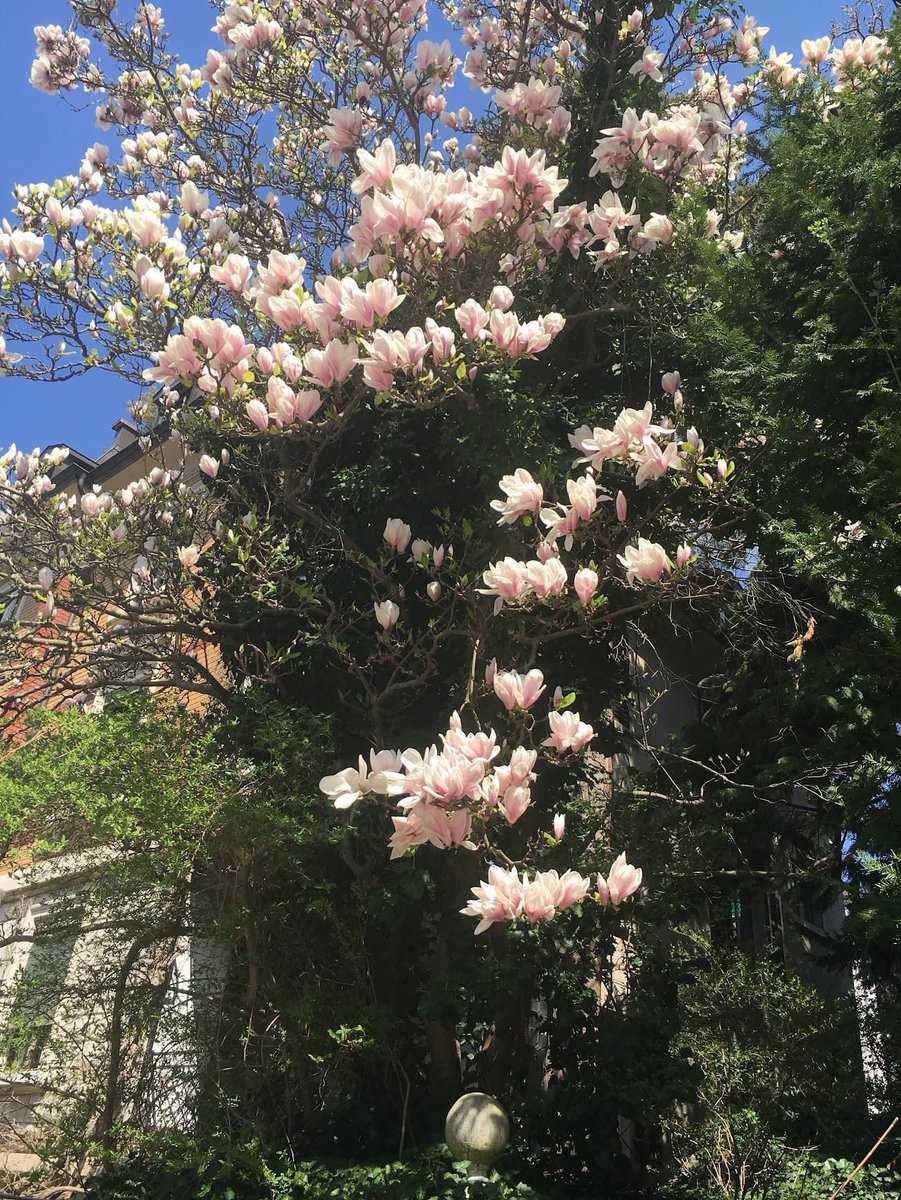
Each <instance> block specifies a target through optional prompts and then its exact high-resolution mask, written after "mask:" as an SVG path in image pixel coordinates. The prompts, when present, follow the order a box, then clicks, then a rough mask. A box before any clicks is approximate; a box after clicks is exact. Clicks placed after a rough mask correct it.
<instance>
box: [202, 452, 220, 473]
mask: <svg viewBox="0 0 901 1200" xmlns="http://www.w3.org/2000/svg"><path fill="white" fill-rule="evenodd" d="M197 465H198V467H199V468H200V470H201V471H203V473H204V475H209V477H210V479H215V478H216V476H217V475H218V474H219V460H218V459H216V458H213V456H212V455H211V454H201V456H200V458H199V459H198V460H197Z"/></svg>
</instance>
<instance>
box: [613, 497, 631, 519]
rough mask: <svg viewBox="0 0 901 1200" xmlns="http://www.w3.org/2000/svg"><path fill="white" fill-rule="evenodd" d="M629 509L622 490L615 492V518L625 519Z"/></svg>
mask: <svg viewBox="0 0 901 1200" xmlns="http://www.w3.org/2000/svg"><path fill="white" fill-rule="evenodd" d="M628 511H629V504H628V501H627V500H626V497H625V496H624V495H623V493H622V492H617V493H616V519H617V520H618V521H625V519H626V514H627V513H628Z"/></svg>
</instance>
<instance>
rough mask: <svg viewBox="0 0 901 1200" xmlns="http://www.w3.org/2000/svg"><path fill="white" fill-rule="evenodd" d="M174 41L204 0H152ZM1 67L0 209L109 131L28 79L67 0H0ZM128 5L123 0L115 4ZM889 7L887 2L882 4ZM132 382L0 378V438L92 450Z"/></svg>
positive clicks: (816, 21) (782, 20) (831, 9)
mask: <svg viewBox="0 0 901 1200" xmlns="http://www.w3.org/2000/svg"><path fill="white" fill-rule="evenodd" d="M158 3H159V4H160V7H161V8H162V10H163V14H164V16H165V18H166V22H167V25H168V27H169V28H170V29H171V30H172V32H173V37H174V45H175V47H176V48H177V49H178V50H179V51H180V52H181V53H182V54H183V55H184V56H185V57H186V58H187V59H188V60H189V61H190V62H191V63H192V65H200V64H202V62H203V60H204V58H205V50H206V48H207V47H208V46H212V45H214V44H215V43H216V40H217V39H216V38H215V35H213V34H211V33H210V32H209V28H210V26H211V25H212V23H213V16H214V14H213V10H212V8H211V7H210V4H209V3H208V0H158ZM3 7H4V13H3V40H4V45H3V50H2V53H3V68H2V70H0V146H2V147H3V152H2V158H0V215H2V216H5V215H7V214H8V212H9V209H10V208H11V200H9V196H10V194H11V192H12V188H13V186H14V185H15V184H17V183H32V182H36V181H40V180H51V179H53V178H55V177H58V176H60V175H65V174H68V173H69V172H72V171H76V170H77V168H78V164H79V163H80V161H81V156H82V154H83V152H84V150H85V148H86V147H87V146H89V145H91V144H92V143H93V142H95V141H104V140H108V139H109V137H110V135H109V134H103V133H100V132H99V131H98V130H97V129H96V127H95V125H94V113H93V107H94V106H93V103H91V102H90V100H91V98H90V97H85V96H78V95H75V96H74V102H75V105H77V106H80V110H79V108H77V107H71V106H69V105H67V104H66V103H64V102H62V101H60V100H58V99H55V98H53V97H50V96H45V95H43V94H42V93H40V92H38V91H35V90H34V89H33V88H31V86H30V85H29V83H28V73H29V70H30V66H31V61H32V58H33V57H34V32H33V27H34V26H35V25H36V24H38V23H40V24H44V25H46V24H57V25H63V26H66V25H67V24H68V21H69V17H70V14H71V9H70V7H69V4H68V2H67V0H35V2H34V3H21V2H19V0H3ZM120 7H122V8H123V9H125V8H127V7H128V4H127V0H126V2H125V3H122V4H121V5H120ZM889 7H890V6H889ZM749 9H750V11H751V12H753V13H754V15H755V16H756V17H757V18H758V20H759V21H760V23H761V24H765V25H769V26H770V34H769V35H768V37H767V39H766V42H765V46H766V47H767V48H768V47H769V45H770V43H771V42H773V43H775V44H776V45H777V46H778V48H779V50H788V51H792V52H794V53H795V55H796V61H797V57H799V56H800V51H799V47H800V42H801V38H802V37H817V36H819V35H821V34H823V33H828V32H829V27H830V24H831V21H832V18H833V17H834V16H836V15H838V13H839V12H840V9H841V0H834V2H833V0H757V3H753V0H751V2H750V3H749ZM132 398H133V396H132V391H131V390H130V389H129V388H128V387H127V386H126V385H123V383H122V382H121V381H120V380H117V379H116V378H115V377H114V376H110V375H108V374H106V373H103V372H100V371H94V372H91V373H90V374H88V375H86V376H84V377H82V378H81V379H78V380H74V381H72V382H70V383H67V384H35V383H30V382H28V381H26V380H17V379H10V378H8V377H7V378H0V446H8V445H9V444H10V443H11V442H15V443H16V444H17V445H19V446H25V447H27V448H28V449H31V447H32V446H36V445H47V444H49V443H52V442H67V443H68V444H69V445H72V446H74V447H76V448H77V449H79V450H82V451H83V452H84V453H86V454H91V455H96V454H98V453H99V452H100V451H101V450H102V449H103V448H104V447H105V446H106V445H108V444H109V443H110V442H111V440H112V436H111V433H110V425H111V424H112V422H113V421H114V420H115V419H116V418H117V417H119V416H124V415H125V412H126V405H127V403H128V401H129V400H130V399H132Z"/></svg>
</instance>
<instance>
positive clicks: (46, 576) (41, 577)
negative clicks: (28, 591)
mask: <svg viewBox="0 0 901 1200" xmlns="http://www.w3.org/2000/svg"><path fill="white" fill-rule="evenodd" d="M52 586H53V571H52V569H51V568H50V567H41V569H40V571H38V587H40V588H43V589H44V591H45V592H46V591H49V590H50V588H51V587H52Z"/></svg>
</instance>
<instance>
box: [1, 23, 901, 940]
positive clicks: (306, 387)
mask: <svg viewBox="0 0 901 1200" xmlns="http://www.w3.org/2000/svg"><path fill="white" fill-rule="evenodd" d="M72 7H73V10H74V11H73V24H72V27H71V28H69V29H66V30H64V29H62V28H60V27H58V26H38V28H37V30H36V36H37V57H36V59H35V61H34V65H33V67H32V76H31V77H32V82H33V84H34V85H35V86H36V87H37V88H39V89H41V90H42V91H45V92H48V93H64V94H73V93H76V92H84V93H87V94H88V95H89V96H90V97H92V102H93V103H95V104H96V111H97V121H98V124H99V126H100V128H101V130H102V131H103V132H104V135H105V137H104V140H103V141H99V142H97V143H96V144H95V145H93V146H91V147H89V148H88V149H87V150H86V152H85V154H84V157H83V159H82V161H81V163H80V164H75V163H73V164H72V165H73V167H74V168H75V169H74V171H73V173H72V174H66V175H64V176H61V177H60V178H59V179H57V180H55V181H53V182H52V183H36V184H27V185H22V186H20V187H18V188H17V190H16V196H15V209H14V212H13V214H12V216H11V219H10V220H8V221H6V222H4V224H3V231H2V233H0V264H2V265H0V281H2V312H3V322H4V327H3V340H2V341H0V353H2V360H3V365H4V367H5V369H6V370H7V371H8V372H10V373H15V374H18V375H23V376H26V377H28V378H32V379H41V380H65V379H70V378H72V377H73V376H76V375H79V374H82V373H83V372H86V371H88V370H92V369H101V368H103V369H106V370H110V371H114V372H116V373H118V374H119V375H120V376H121V377H122V380H123V393H124V394H127V392H128V388H129V386H131V387H132V388H134V387H140V389H141V395H140V399H139V400H137V401H135V403H134V412H135V414H136V417H137V418H138V419H139V421H140V422H141V423H142V426H143V435H144V443H143V444H144V449H145V451H146V453H147V455H148V458H152V457H153V456H154V455H158V457H159V463H158V465H156V466H154V467H153V469H150V470H149V471H148V473H146V474H145V475H144V476H143V477H142V478H141V479H139V480H137V481H136V482H134V483H131V484H129V485H128V486H126V487H124V488H123V489H121V490H119V491H115V492H104V491H102V490H101V489H100V488H99V487H95V488H94V489H92V490H88V491H86V492H83V493H80V492H79V491H78V488H77V487H75V486H72V487H68V488H66V489H65V490H62V491H60V489H59V488H57V486H56V483H55V480H57V479H58V478H59V474H58V471H59V470H60V469H61V468H62V466H63V465H64V463H63V460H64V458H65V454H64V452H63V451H52V452H51V453H50V454H49V455H42V454H40V453H39V452H37V451H36V452H34V453H31V454H29V453H23V452H21V451H17V450H16V449H15V448H12V449H10V450H9V451H8V452H7V454H6V455H5V457H4V458H3V460H2V470H3V476H2V484H3V495H4V510H5V513H4V533H3V540H2V546H0V554H2V563H3V571H4V573H5V575H6V576H7V577H8V578H9V579H10V580H11V581H12V583H13V585H14V587H15V588H16V589H17V590H18V591H19V592H24V593H26V594H28V595H30V596H32V597H33V598H34V599H35V601H37V602H38V603H39V604H40V606H41V608H40V612H39V614H38V617H37V618H36V619H35V620H34V621H32V622H22V621H20V622H19V624H18V625H17V626H14V627H10V632H9V635H8V645H7V648H6V652H5V656H4V667H3V670H4V672H5V674H6V685H7V686H6V689H5V690H6V697H7V698H6V701H5V704H6V708H7V712H8V714H9V715H10V716H11V717H15V716H17V715H18V714H19V713H21V711H22V709H23V708H25V707H27V706H28V705H29V704H34V703H38V702H45V701H46V700H47V699H48V698H51V699H53V700H56V701H59V700H63V699H66V698H69V699H72V698H77V697H83V696H84V694H85V693H86V692H90V693H98V692H102V691H103V689H105V688H111V687H114V686H117V685H119V684H120V683H121V682H122V680H123V679H127V680H128V681H130V682H132V683H144V684H146V685H148V686H151V685H152V686H156V687H159V686H173V687H177V688H179V689H181V690H185V691H190V690H196V691H201V692H206V693H207V694H209V695H211V696H213V697H215V698H216V699H217V700H219V701H221V702H222V703H224V704H227V703H228V698H229V696H230V695H232V694H234V691H235V689H240V688H241V687H242V686H245V685H248V684H250V683H253V682H257V681H261V682H263V683H265V684H266V685H269V686H272V687H274V688H276V689H277V690H279V689H280V690H281V691H282V692H283V693H284V694H286V695H297V694H302V695H303V696H304V697H305V698H306V699H308V700H309V698H310V697H311V696H316V695H317V694H318V695H319V696H320V698H321V704H322V707H323V709H325V708H326V707H328V706H332V707H333V708H334V710H335V711H337V712H339V713H344V714H346V715H347V717H348V720H347V723H346V729H347V733H346V735H345V736H344V738H343V739H342V747H341V749H342V751H343V752H345V753H347V754H348V757H347V758H346V759H345V760H344V763H345V764H355V765H343V764H342V763H336V767H337V768H338V769H337V770H336V771H335V773H334V774H331V775H327V776H325V777H324V778H323V779H322V781H321V789H322V792H323V793H324V794H325V796H327V797H328V798H330V800H331V801H333V802H334V806H335V808H336V809H339V810H345V809H353V813H354V814H355V813H357V812H358V811H359V810H360V808H361V807H365V806H378V807H380V808H381V809H382V810H383V812H384V817H383V821H384V833H383V835H382V836H383V839H384V843H386V844H387V846H388V847H390V856H391V857H392V858H397V857H400V856H405V855H407V854H408V853H411V852H414V851H415V850H416V848H417V847H421V846H424V845H426V844H429V845H430V846H432V847H435V848H436V849H438V850H442V851H452V852H453V853H454V854H455V855H462V856H469V859H470V861H476V858H477V860H478V862H480V863H483V864H484V871H483V873H484V874H486V877H485V878H484V879H483V880H482V882H480V883H479V884H478V886H475V887H474V888H472V893H471V898H470V899H469V901H468V903H466V904H465V907H464V908H463V912H464V914H465V915H466V916H467V917H468V918H475V925H474V929H475V932H476V933H481V932H482V931H485V930H487V929H488V928H489V927H490V926H492V925H494V924H497V923H499V922H512V921H517V920H522V921H524V922H543V921H547V920H549V919H551V918H553V917H554V916H555V914H556V913H558V912H559V911H560V910H563V909H567V908H570V907H571V906H574V905H580V904H582V902H584V901H586V900H588V899H589V898H590V899H591V902H592V903H594V904H595V905H600V906H601V907H606V908H610V909H615V908H617V907H618V906H619V905H621V904H622V903H623V902H624V901H625V900H626V899H627V898H628V897H630V896H631V895H632V894H633V893H634V892H635V891H636V890H637V889H638V888H639V886H640V884H641V879H642V872H641V868H640V866H639V865H632V864H631V863H630V862H629V861H628V857H629V855H628V847H623V846H621V845H608V842H607V836H606V834H605V833H604V829H605V822H604V817H603V805H602V804H599V805H598V806H597V812H596V826H595V829H596V830H597V831H599V832H598V833H597V838H594V837H593V835H592V836H591V837H589V838H587V839H583V844H582V850H583V852H584V853H583V857H582V858H579V859H578V861H575V862H574V863H572V864H570V863H567V862H566V861H565V860H564V859H563V858H561V854H562V852H563V850H565V849H566V848H567V845H568V844H569V843H570V840H571V839H570V837H566V838H565V836H564V835H565V833H566V816H567V814H566V812H565V811H556V812H555V810H557V809H559V808H560V807H561V805H560V803H558V801H557V799H556V798H555V796H556V794H555V791H554V783H553V780H554V777H555V772H558V771H560V770H563V771H564V772H565V770H566V768H567V765H568V764H571V763H572V762H573V761H574V760H577V759H578V758H579V756H583V757H584V756H588V761H589V762H592V761H594V762H595V763H597V762H599V761H600V760H601V754H602V751H603V745H602V744H601V742H603V739H601V741H600V742H599V738H598V735H599V733H600V732H601V725H602V724H603V726H604V727H605V728H606V727H608V726H610V727H612V725H613V720H612V716H611V707H612V706H611V705H610V704H608V703H607V701H606V700H605V701H604V703H603V704H599V703H598V702H597V701H596V700H595V698H594V696H593V688H592V685H591V684H590V682H589V684H588V685H587V687H583V690H582V692H581V694H580V695H578V696H577V695H575V694H573V692H572V691H571V690H570V684H571V682H572V679H573V678H574V677H575V676H577V675H578V674H579V672H578V671H575V670H574V669H573V667H572V663H573V661H575V660H577V659H578V657H579V655H580V654H584V655H585V661H586V662H590V661H593V659H592V656H593V655H594V656H596V655H597V654H598V652H599V651H598V648H599V647H600V648H601V649H603V650H604V652H605V653H606V652H608V651H609V649H610V647H611V646H620V647H623V646H625V647H626V649H627V650H628V649H629V647H630V646H631V648H632V653H633V654H634V636H635V635H634V630H636V629H641V628H642V622H643V621H645V619H646V617H647V615H648V614H650V613H651V612H652V611H653V610H658V611H660V612H665V613H673V612H676V611H685V612H686V613H687V612H695V611H697V610H699V609H703V608H707V609H708V610H711V611H714V612H715V611H716V609H717V607H718V606H719V605H720V604H721V603H722V599H723V597H724V595H726V594H727V593H729V592H732V591H734V590H735V588H736V586H737V585H736V574H737V568H738V567H739V566H740V565H741V564H742V562H743V561H744V560H745V555H746V547H744V546H743V545H742V544H741V538H740V536H739V537H736V536H735V533H734V531H735V528H736V526H735V510H734V505H733V502H732V499H731V496H732V492H733V490H734V487H735V483H736V481H738V480H740V479H741V477H742V475H743V474H744V473H746V472H748V471H750V470H753V463H754V458H755V455H757V454H759V453H761V446H760V444H759V440H758V439H756V438H755V437H753V436H752V435H753V431H744V434H743V435H742V434H740V436H739V437H737V438H736V439H735V442H734V444H733V445H732V447H731V448H728V447H725V446H718V445H711V444H709V443H710V442H711V441H712V439H711V437H710V435H709V434H705V428H704V419H703V417H704V414H703V410H702V408H701V403H700V398H699V397H695V396H693V393H692V386H691V380H690V379H687V380H686V381H685V382H684V383H683V380H682V379H681V377H680V366H682V369H683V370H684V366H683V365H682V364H680V362H678V361H657V360H655V359H654V358H653V356H649V357H648V358H647V362H646V367H647V369H646V371H645V374H644V376H643V378H639V377H637V376H636V375H635V373H634V372H633V373H632V374H630V375H629V376H628V378H627V376H626V372H625V370H624V367H623V364H624V362H625V357H624V356H626V355H627V354H631V353H632V351H631V349H629V348H627V347H626V346H625V341H626V337H625V332H626V330H627V329H628V328H631V327H632V326H630V322H632V321H633V318H634V317H635V315H636V314H639V313H640V314H642V318H641V322H639V327H641V328H644V329H645V330H648V329H653V328H654V323H655V321H658V320H660V321H666V322H669V323H670V325H671V326H672V327H673V328H675V327H676V326H677V324H678V317H677V315H676V314H675V313H674V311H671V310H670V309H668V308H667V303H668V301H667V295H668V292H669V290H670V280H669V279H668V275H669V273H670V272H673V275H672V277H671V279H672V283H673V286H674V285H675V273H676V270H677V264H680V269H681V267H684V265H685V264H686V262H688V261H689V260H690V257H691V255H692V254H694V255H695V256H701V257H703V256H704V255H734V254H740V253H742V252H743V247H742V234H741V233H740V232H738V231H737V230H736V228H735V224H736V223H735V221H734V220H733V219H732V218H731V217H730V214H731V213H732V212H733V211H734V206H735V194H736V190H737V189H740V187H741V181H742V178H743V171H744V168H745V163H746V151H745V142H746V135H747V130H748V125H749V122H753V120H754V115H755V112H756V111H757V108H758V106H759V105H760V104H761V103H762V102H763V100H764V99H765V98H766V97H776V98H777V100H778V102H779V103H783V104H793V103H795V102H798V103H802V102H803V103H805V104H809V105H812V106H815V107H816V108H817V109H819V110H820V111H821V112H822V114H823V117H824V118H826V117H828V116H829V115H830V114H832V113H834V111H835V110H836V108H839V107H840V106H841V103H842V98H843V95H845V94H846V93H847V92H848V91H849V90H855V89H860V88H864V87H867V86H868V85H869V81H870V80H871V79H873V78H874V77H876V76H878V74H879V73H880V72H881V71H883V70H884V69H885V67H886V64H887V62H888V48H887V43H886V42H885V41H884V40H883V39H882V38H881V37H879V36H875V35H869V36H853V35H849V36H847V37H845V38H844V40H842V41H841V42H840V44H833V43H832V41H831V40H830V38H829V37H821V38H818V39H815V40H811V41H805V42H804V43H803V47H802V53H801V54H800V55H793V54H790V53H779V52H777V50H776V49H774V48H768V47H767V44H766V42H765V38H766V34H767V30H766V29H765V28H762V27H760V26H759V25H758V24H757V22H756V21H755V20H754V18H753V17H752V16H745V17H740V16H739V17H736V15H735V13H734V11H733V8H732V6H731V5H727V4H720V3H701V4H697V3H694V4H687V5H679V4H676V3H670V2H657V3H655V4H653V5H652V4H647V5H640V6H638V7H634V6H633V5H631V4H625V5H623V4H619V3H614V2H612V0H610V2H606V3H603V2H601V0H588V2H586V3H584V4H583V3H572V4H570V3H565V2H563V0H560V2H557V0H553V2H550V3H531V2H529V3H522V2H520V0H512V2H509V3H508V2H507V0H499V2H497V3H482V2H481V0H474V2H473V3H454V2H449V3H447V4H445V5H443V6H441V5H432V4H429V3H427V2H426V0H404V2H399V0H366V2H365V3H355V4H337V5H335V4H320V3H318V2H317V0H269V2H268V3H262V2H253V3H246V4H240V3H230V4H222V5H220V7H219V12H218V16H217V17H216V20H215V24H214V26H213V31H212V41H213V43H214V44H213V46H212V48H211V49H210V50H209V51H208V53H207V55H206V58H205V60H204V61H203V62H201V63H199V64H196V65H195V64H192V63H190V62H187V61H183V60H182V59H181V58H179V57H178V56H177V54H176V53H175V52H174V49H173V48H172V46H171V45H170V42H169V38H168V34H167V31H166V25H165V20H164V14H163V12H162V11H161V10H160V9H159V8H158V7H157V6H155V5H153V4H149V3H141V4H139V5H138V6H137V10H136V11H134V12H127V13H126V12H123V11H120V10H121V9H122V8H123V7H124V6H123V5H117V3H116V0H73V5H72ZM696 260H697V259H696ZM697 261H699V260H697ZM655 306H656V307H655ZM655 313H657V314H658V315H657V316H655V315H654V314H655ZM642 322H643V324H642ZM633 361H634V360H633ZM599 364H600V366H599ZM601 367H602V368H603V373H604V382H603V383H599V382H598V379H599V372H600V370H601ZM586 380H587V381H588V383H587V384H586ZM592 388H595V389H596V390H595V392H594V394H589V393H590V392H591V389H592ZM499 397H500V398H501V399H498V398H499ZM195 467H196V468H197V470H195V469H194V468H195ZM630 639H632V641H631V642H630ZM205 646H216V647H219V648H220V649H221V650H222V653H223V655H224V657H225V661H226V668H227V670H226V671H225V672H224V673H222V672H216V671H213V670H212V669H210V668H209V667H208V666H206V665H204V663H205V659H204V657H203V655H202V654H201V653H200V650H202V649H203V648H204V647H205ZM588 674H589V675H590V672H588ZM582 675H585V671H583V672H582ZM624 678H625V683H624V684H623V685H622V687H621V689H620V690H621V692H624V694H625V696H626V697H627V696H628V693H629V690H630V687H631V684H630V683H629V672H628V670H627V671H626V673H625V677H624ZM409 730H413V731H415V732H416V734H417V737H418V739H419V740H418V741H417V744H416V747H415V748H397V747H399V746H400V747H403V746H404V745H405V744H406V743H407V742H408V741H411V740H413V739H412V738H408V737H407V736H406V731H409ZM635 736H636V737H638V734H637V733H636V735H635ZM533 791H534V792H535V793H536V794H540V796H541V797H542V803H541V805H533V803H532V802H533ZM530 806H532V812H531V816H530V820H531V824H529V822H525V821H523V818H524V814H526V813H527V812H528V811H529V810H530ZM536 808H541V809H542V812H544V816H543V817H541V819H540V820H538V821H536V820H535V813H536ZM352 818H353V814H352ZM335 819H336V820H337V819H339V818H338V815H337V814H336V817H335ZM520 822H523V824H522V825H521V827H520V829H523V828H526V827H528V831H529V836H528V837H525V838H524V837H522V836H521V835H520V831H519V830H516V829H513V828H512V827H515V826H517V825H518V824H519V823H520ZM561 841H563V842H564V845H563V848H562V849H561V848H560V843H561ZM575 850H576V848H575V845H574V852H575ZM388 852H389V851H388V850H385V851H383V853H386V854H387V853H388ZM549 855H550V856H552V857H550V858H549V857H548V856H549ZM548 862H553V864H554V865H553V866H547V865H546V864H547V863H548ZM611 864H612V865H611ZM598 866H600V867H601V870H600V873H599V874H597V875H596V877H595V878H592V877H591V875H593V873H594V871H595V870H596V869H597V867H598ZM467 871H468V869H467ZM477 877H478V876H477ZM471 882H472V880H471V879H468V880H467V883H468V884H469V883H471ZM467 890H468V887H467ZM457 904H458V905H459V900H458V901H457ZM596 911H597V910H596Z"/></svg>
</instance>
